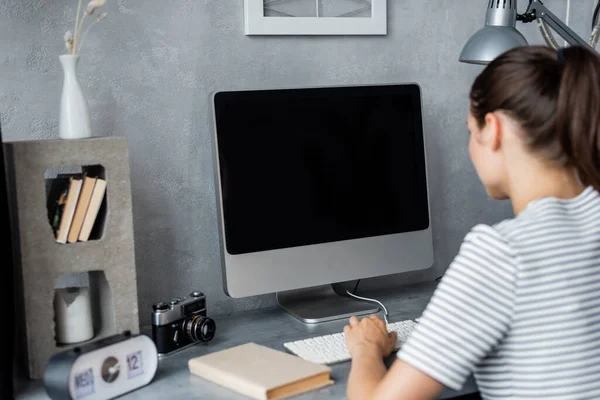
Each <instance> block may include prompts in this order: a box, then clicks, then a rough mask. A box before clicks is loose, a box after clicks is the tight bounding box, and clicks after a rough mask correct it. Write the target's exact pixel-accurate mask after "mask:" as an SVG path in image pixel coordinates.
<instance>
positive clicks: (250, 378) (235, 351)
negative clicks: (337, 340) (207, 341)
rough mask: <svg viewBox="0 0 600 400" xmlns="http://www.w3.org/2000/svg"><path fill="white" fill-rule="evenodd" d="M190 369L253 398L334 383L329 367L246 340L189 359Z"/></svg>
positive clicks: (295, 392) (292, 393)
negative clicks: (240, 343) (242, 342)
mask: <svg viewBox="0 0 600 400" xmlns="http://www.w3.org/2000/svg"><path fill="white" fill-rule="evenodd" d="M188 367H189V370H190V373H192V374H194V375H196V376H199V377H201V378H204V379H206V380H208V381H211V382H214V383H216V384H219V385H221V386H224V387H226V388H228V389H231V390H233V391H236V392H238V393H240V394H242V395H245V396H248V397H250V398H253V399H256V400H274V399H284V398H287V397H291V396H295V395H298V394H301V393H305V392H308V391H310V390H315V389H318V388H322V387H325V386H327V385H330V384H332V383H333V381H332V380H331V377H330V375H331V368H330V367H328V366H325V365H320V364H316V363H312V362H309V361H306V360H303V359H301V358H299V357H296V356H293V355H291V354H289V353H285V352H282V351H278V350H273V349H270V348H268V347H264V346H260V345H257V344H255V343H247V344H244V345H241V346H237V347H232V348H230V349H227V350H222V351H218V352H215V353H212V354H208V355H205V356H201V357H196V358H192V359H191V360H189V362H188Z"/></svg>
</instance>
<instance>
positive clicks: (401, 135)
mask: <svg viewBox="0 0 600 400" xmlns="http://www.w3.org/2000/svg"><path fill="white" fill-rule="evenodd" d="M214 102H215V118H216V121H215V122H216V127H217V129H216V131H217V141H218V157H219V168H220V179H221V196H222V199H221V201H222V204H223V210H222V212H223V221H224V229H225V239H226V240H225V244H226V249H227V252H228V253H229V254H232V255H237V254H246V253H252V252H261V251H268V250H276V249H283V248H289V247H296V246H304V245H314V244H320V243H328V242H334V241H342V240H349V239H358V238H366V237H372V236H381V235H388V234H397V233H403V232H411V231H418V230H424V229H427V228H428V227H429V208H428V201H427V182H426V171H425V154H424V150H423V148H424V146H423V132H422V121H421V104H420V94H419V87H418V86H417V85H389V86H364V87H361V86H358V87H330V88H308V89H278V90H263V91H246V92H244V91H241V92H240V91H238V92H219V93H217V94H216V95H215V99H214Z"/></svg>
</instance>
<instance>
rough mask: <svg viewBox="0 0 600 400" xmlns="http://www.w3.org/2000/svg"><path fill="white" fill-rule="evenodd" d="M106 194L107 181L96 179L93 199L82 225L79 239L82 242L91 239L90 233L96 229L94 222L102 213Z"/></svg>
mask: <svg viewBox="0 0 600 400" xmlns="http://www.w3.org/2000/svg"><path fill="white" fill-rule="evenodd" d="M105 192H106V181H105V180H104V179H100V178H98V179H96V183H95V185H94V190H93V192H92V197H91V198H90V202H89V205H88V208H87V212H86V213H85V217H84V219H83V223H82V225H81V230H80V232H79V237H78V239H79V240H80V241H82V242H87V241H88V239H89V238H90V233H91V232H92V228H93V227H94V222H96V217H97V216H98V211H100V206H101V205H102V200H103V199H104V193H105Z"/></svg>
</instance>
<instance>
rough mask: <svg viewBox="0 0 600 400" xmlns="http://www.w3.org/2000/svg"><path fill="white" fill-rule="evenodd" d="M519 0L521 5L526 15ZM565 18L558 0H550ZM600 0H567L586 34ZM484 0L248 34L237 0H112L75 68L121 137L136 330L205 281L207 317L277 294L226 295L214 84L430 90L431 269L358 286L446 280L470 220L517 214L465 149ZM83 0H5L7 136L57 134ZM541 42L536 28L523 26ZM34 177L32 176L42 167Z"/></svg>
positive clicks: (449, 0) (0, 37) (104, 123)
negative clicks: (362, 31) (64, 56)
mask: <svg viewBox="0 0 600 400" xmlns="http://www.w3.org/2000/svg"><path fill="white" fill-rule="evenodd" d="M525 3H526V2H525V1H524V0H522V1H521V6H520V10H524V7H525ZM545 3H546V4H547V5H548V6H549V7H550V8H551V9H553V10H555V11H556V14H557V15H558V16H560V17H561V18H562V17H564V16H565V8H566V7H565V6H566V0H547V1H546V2H545ZM592 3H593V0H577V1H573V5H572V11H571V21H572V26H573V27H574V29H575V30H576V31H577V32H579V33H581V34H585V35H586V36H587V35H588V32H589V25H590V24H591V13H592V10H593V4H592ZM486 4H487V0H461V1H456V0H431V1H424V0H389V1H388V13H389V30H388V32H389V33H388V35H387V36H384V37H357V36H354V37H262V38H258V37H254V38H249V37H246V36H244V34H243V32H244V27H243V2H242V0H235V1H234V0H144V1H139V0H138V1H132V0H108V4H107V6H106V11H108V12H109V15H108V17H107V19H106V20H105V21H104V22H103V24H102V25H97V26H96V27H95V28H94V30H93V31H92V32H91V33H90V36H89V37H88V41H87V43H86V46H85V48H84V49H83V51H82V59H81V62H80V71H79V72H80V79H81V82H82V84H83V85H84V89H85V91H86V93H87V97H88V99H89V104H90V108H91V113H92V116H93V121H92V128H93V131H94V132H95V135H107V136H108V135H113V136H126V137H127V138H128V139H129V143H130V151H131V153H130V155H131V160H130V162H131V174H132V176H131V178H132V190H133V206H134V229H135V232H136V237H135V240H136V260H137V270H138V292H139V305H140V316H141V322H142V324H148V323H149V319H148V311H149V309H150V306H151V304H152V303H153V302H154V301H156V300H157V299H161V298H164V297H169V296H174V295H181V294H186V293H188V292H189V291H190V290H192V289H196V288H198V289H201V290H203V291H205V292H206V293H207V294H208V296H209V307H210V308H211V309H212V311H211V312H212V313H215V312H218V313H222V312H232V311H235V310H240V309H248V308H254V307H261V306H266V305H272V304H274V298H273V296H271V295H268V296H261V297H256V298H249V299H243V300H233V299H229V298H227V297H226V296H225V295H224V294H223V290H222V286H221V270H220V262H219V249H218V241H217V223H216V209H215V195H214V184H213V178H212V176H213V175H212V173H213V171H212V157H211V150H210V132H211V126H210V122H209V113H210V104H209V94H210V93H211V92H213V91H216V90H221V89H244V88H269V87H280V86H304V85H310V86H314V85H343V84H357V83H359V84H366V83H388V82H392V83H397V82H406V81H415V82H419V83H420V84H421V85H422V88H423V104H424V125H425V132H426V134H427V152H428V162H429V177H430V192H431V212H432V217H433V218H432V224H433V231H434V245H435V260H436V264H435V266H434V268H432V269H431V270H427V271H425V272H421V273H410V274H403V275H400V276H398V277H396V278H395V279H393V280H389V279H386V280H385V281H386V282H384V280H382V279H374V280H370V281H367V282H365V287H367V286H371V287H377V286H381V285H398V284H401V283H406V282H411V281H415V280H423V279H434V278H435V277H437V276H439V275H441V274H442V273H443V271H444V270H445V268H446V267H447V265H448V263H449V262H450V261H451V260H452V258H453V256H454V254H455V253H456V251H457V249H458V247H459V245H460V242H461V239H462V238H463V236H464V234H465V233H466V232H467V231H468V230H469V228H470V227H471V226H473V225H474V224H476V223H478V222H487V223H491V222H495V221H498V220H500V219H502V218H505V217H507V216H509V215H510V213H511V211H510V207H509V204H507V203H498V202H492V201H489V200H488V199H487V197H486V195H485V192H484V190H483V189H482V187H481V185H480V184H479V182H478V180H477V177H476V175H475V172H474V170H473V168H472V166H471V163H470V161H469V158H468V154H467V140H468V135H467V130H466V126H465V118H466V112H467V108H468V104H467V93H468V90H469V86H470V84H471V82H472V80H473V78H474V77H475V75H476V74H477V73H478V71H480V67H476V66H471V65H465V64H460V63H458V61H457V58H458V54H459V52H460V49H461V47H462V45H463V44H464V42H465V41H466V40H467V39H468V38H469V36H470V35H471V34H472V33H473V32H474V31H475V30H476V29H479V28H480V27H481V25H482V22H483V18H484V12H485V6H486ZM75 5H76V0H0V65H1V67H0V113H1V114H2V124H3V131H4V135H5V140H24V139H31V138H53V137H57V135H58V117H59V108H58V106H59V99H60V92H61V86H62V72H61V69H60V65H59V63H58V55H59V54H61V53H62V52H63V41H62V36H63V33H64V32H65V31H66V30H67V29H71V26H72V25H73V22H72V21H73V19H74V14H75ZM519 28H520V29H521V31H522V32H524V33H525V34H526V36H527V37H528V39H530V43H541V36H540V35H539V34H538V32H537V28H536V26H535V24H529V25H527V26H523V25H521V26H519ZM40 179H41V177H40Z"/></svg>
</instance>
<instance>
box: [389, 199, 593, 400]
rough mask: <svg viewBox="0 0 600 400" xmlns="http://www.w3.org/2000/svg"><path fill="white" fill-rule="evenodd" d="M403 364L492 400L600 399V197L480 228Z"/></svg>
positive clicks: (540, 204) (533, 208) (541, 204)
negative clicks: (470, 382)
mask: <svg viewBox="0 0 600 400" xmlns="http://www.w3.org/2000/svg"><path fill="white" fill-rule="evenodd" d="M398 357H399V358H400V359H402V360H404V361H405V362H406V363H408V364H410V365H412V366H413V367H415V368H417V369H419V370H421V371H423V372H424V373H426V374H427V375H429V376H431V377H432V378H434V379H436V380H437V381H439V382H440V383H442V384H444V385H445V386H447V387H449V388H452V389H455V390H459V389H460V388H461V387H462V386H463V384H464V382H465V380H466V379H467V377H468V376H469V375H470V374H471V373H473V374H474V377H475V380H476V382H477V385H478V387H479V390H480V393H481V395H482V397H483V398H485V399H506V398H510V399H530V398H535V399H590V398H596V399H597V398H600V194H599V193H598V192H597V191H596V190H594V189H593V188H592V187H588V188H586V189H585V190H584V191H583V192H582V193H581V194H580V195H578V196H577V197H575V198H573V199H570V200H559V199H556V198H552V197H547V198H543V199H539V200H536V201H533V202H531V203H530V204H529V205H528V206H527V207H526V209H525V210H523V211H522V212H521V213H519V215H518V216H517V217H516V218H513V219H509V220H506V221H503V222H501V223H499V224H497V225H494V226H488V225H477V226H475V227H474V228H473V229H472V230H471V232H469V233H468V234H467V236H466V237H465V239H464V242H463V244H462V245H461V248H460V251H459V253H458V255H457V256H456V258H455V259H454V261H453V262H452V264H451V265H450V267H449V268H448V270H447V272H446V274H445V275H444V277H443V278H442V280H441V282H440V284H439V286H438V288H437V289H436V291H435V293H434V294H433V296H432V298H431V301H430V302H429V304H428V305H427V307H426V309H425V311H424V312H423V315H422V317H421V319H420V323H419V324H418V326H417V327H416V328H415V329H414V331H413V334H412V336H411V337H410V339H409V340H408V341H407V342H406V343H405V345H404V346H403V347H402V349H401V350H400V351H399V352H398Z"/></svg>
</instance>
